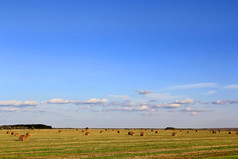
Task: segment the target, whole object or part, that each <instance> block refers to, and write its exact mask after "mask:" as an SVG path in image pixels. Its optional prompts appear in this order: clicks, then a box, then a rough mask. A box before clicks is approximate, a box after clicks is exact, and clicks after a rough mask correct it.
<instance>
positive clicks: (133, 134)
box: [128, 131, 136, 136]
mask: <svg viewBox="0 0 238 159" xmlns="http://www.w3.org/2000/svg"><path fill="white" fill-rule="evenodd" d="M135 134H136V133H134V132H132V131H129V132H128V135H132V136H135Z"/></svg>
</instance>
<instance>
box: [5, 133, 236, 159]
mask: <svg viewBox="0 0 238 159" xmlns="http://www.w3.org/2000/svg"><path fill="white" fill-rule="evenodd" d="M62 130H63V131H62V133H59V130H57V129H52V130H10V131H11V132H12V131H14V132H17V133H19V134H20V135H21V134H26V133H27V132H30V133H31V134H32V137H29V139H28V141H18V138H19V137H18V136H12V135H9V134H7V133H6V132H7V130H0V158H98V159H99V158H102V159H105V158H238V134H236V132H235V131H232V134H228V131H221V132H220V133H219V132H218V131H217V133H216V134H213V133H211V132H209V131H208V130H198V132H195V131H193V130H190V131H189V133H187V131H185V130H183V131H182V132H180V131H179V130H176V131H175V132H176V133H177V136H172V133H173V132H174V131H172V130H159V133H158V134H156V133H155V131H154V132H151V131H150V130H147V131H145V130H140V129H137V130H133V129H130V130H125V129H120V131H121V133H117V130H116V129H115V130H114V131H112V129H109V130H108V131H105V130H104V129H103V131H104V133H100V130H101V129H89V130H88V131H89V132H90V133H91V135H90V136H86V135H85V133H82V132H81V129H79V130H78V131H76V130H75V129H62ZM129 131H133V132H135V136H131V135H128V132H129ZM142 131H143V132H145V134H146V136H143V137H142V136H140V133H141V132H142Z"/></svg>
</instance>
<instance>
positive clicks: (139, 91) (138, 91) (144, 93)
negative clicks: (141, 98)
mask: <svg viewBox="0 0 238 159" xmlns="http://www.w3.org/2000/svg"><path fill="white" fill-rule="evenodd" d="M136 92H137V93H139V94H140V95H146V94H151V93H152V91H151V90H137V91H136Z"/></svg>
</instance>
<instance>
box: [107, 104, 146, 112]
mask: <svg viewBox="0 0 238 159" xmlns="http://www.w3.org/2000/svg"><path fill="white" fill-rule="evenodd" d="M148 109H149V107H148V106H146V105H142V106H139V107H114V108H107V109H104V111H146V110H148Z"/></svg>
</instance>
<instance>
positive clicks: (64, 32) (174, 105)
mask: <svg viewBox="0 0 238 159" xmlns="http://www.w3.org/2000/svg"><path fill="white" fill-rule="evenodd" d="M237 19H238V2H237V1H235V0H230V1H225V0H199V1H198V0H194V1H185V0H183V1H176V0H170V1H158V0H149V1H147V0H130V1H128V0H125V1H123V0H121V1H109V0H102V1H96V0H90V1H74V0H69V1H65V0H57V1H54V0H50V1H42V0H35V1H30V0H22V1H18V0H1V1H0V75H1V76H0V119H1V120H0V124H1V125H4V124H19V123H25V124H27V123H43V124H48V125H52V126H53V127H86V126H88V127H159V128H163V127H167V126H174V127H195V128H196V127H237V123H238V119H237V116H236V114H237V113H238V108H237V106H238V96H237V94H238V73H237V69H238V63H237V59H238V53H237V52H238V45H237V42H238V30H237V28H238V22H237Z"/></svg>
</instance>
